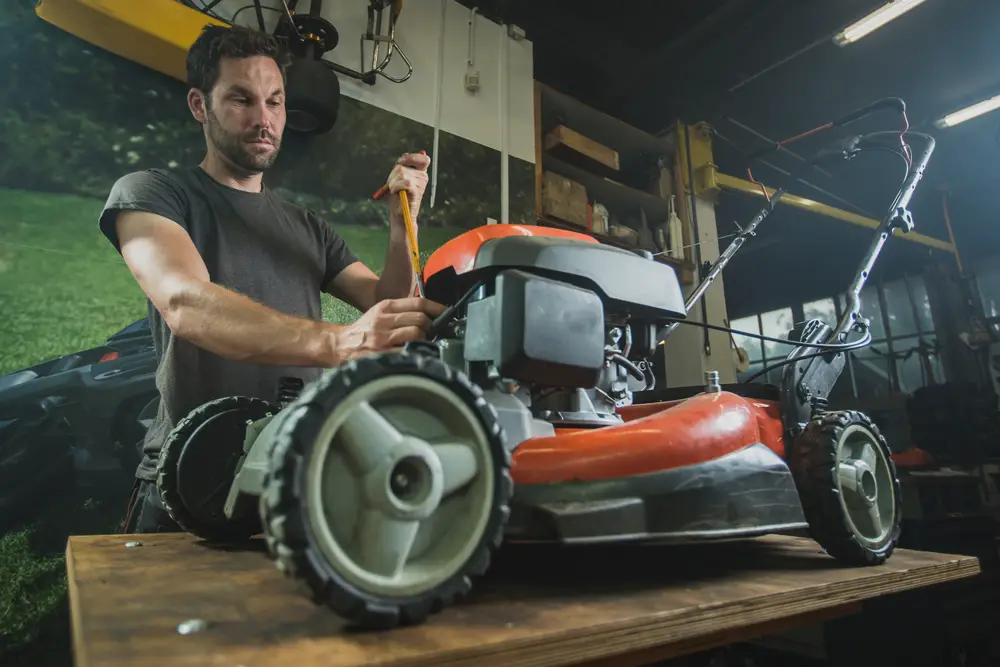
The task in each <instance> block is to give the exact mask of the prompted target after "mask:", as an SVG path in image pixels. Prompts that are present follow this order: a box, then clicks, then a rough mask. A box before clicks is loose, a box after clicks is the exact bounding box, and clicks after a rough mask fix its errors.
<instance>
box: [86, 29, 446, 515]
mask: <svg viewBox="0 0 1000 667" xmlns="http://www.w3.org/2000/svg"><path fill="white" fill-rule="evenodd" d="M285 65H286V62H285V60H284V56H283V54H282V53H281V51H280V50H279V47H278V45H277V43H276V42H275V40H274V39H273V38H272V37H270V36H268V35H265V34H262V33H258V32H255V31H252V30H249V29H246V28H241V27H234V28H221V27H216V26H209V27H206V28H205V29H204V31H203V32H202V33H201V35H200V36H199V37H198V39H197V41H196V42H195V43H194V44H193V45H192V46H191V48H190V50H189V52H188V57H187V74H188V80H189V81H188V82H189V85H190V87H191V88H190V91H189V93H188V106H189V108H190V111H191V114H192V115H193V116H194V118H195V119H196V120H197V121H198V122H199V123H201V125H202V127H203V130H204V134H205V143H206V149H207V151H206V154H205V158H204V160H203V161H202V162H201V164H200V165H198V166H196V167H191V168H187V169H181V170H177V171H166V170H158V169H151V170H147V171H141V172H136V173H131V174H128V175H126V176H124V177H123V178H121V179H120V180H119V181H118V182H117V183H116V184H115V185H114V187H113V189H112V191H111V194H110V196H109V198H108V201H107V204H106V206H105V208H104V211H103V213H102V215H101V219H100V227H101V230H102V231H103V232H104V234H105V235H106V236H107V238H108V239H109V240H110V241H111V243H112V244H114V246H115V247H116V248H117V249H118V251H119V252H120V253H121V255H122V257H123V258H124V260H125V262H126V264H127V265H128V267H129V269H130V270H131V271H132V274H133V275H134V276H135V279H136V280H137V281H138V283H139V285H140V287H141V288H142V290H143V291H144V292H145V294H146V296H147V297H148V301H149V305H148V311H149V318H150V324H151V327H152V331H153V340H154V342H155V345H156V353H157V359H158V366H157V374H156V386H157V389H158V390H159V393H160V405H159V411H158V413H157V415H156V418H155V420H154V421H153V423H152V425H151V427H150V429H149V431H148V433H147V434H146V439H145V442H144V447H143V449H144V457H143V461H142V463H141V465H140V466H139V468H138V470H137V471H136V485H135V488H134V490H133V494H132V499H131V501H130V504H129V510H128V514H127V518H126V525H125V527H124V530H125V531H126V532H162V531H177V530H179V528H178V527H177V525H176V524H175V523H174V522H173V521H172V520H171V519H170V517H169V515H168V514H167V513H166V511H165V510H164V509H163V506H162V505H161V504H160V502H159V495H158V493H157V490H156V482H155V469H156V460H157V456H158V453H159V451H160V448H161V447H162V445H163V442H164V440H165V439H166V437H167V435H168V434H169V432H170V430H171V429H172V428H173V427H174V425H175V424H177V422H178V421H179V420H181V419H183V418H184V416H185V415H187V413H188V412H190V411H191V410H192V409H194V408H195V407H197V406H198V405H201V404H202V403H204V402H206V401H209V400H212V399H215V398H219V397H223V396H231V395H244V396H255V397H258V398H263V399H267V400H276V393H277V388H278V385H279V379H280V378H282V377H298V378H301V379H302V380H303V381H304V382H305V383H308V382H310V381H312V380H314V379H316V378H318V377H319V375H320V373H321V372H322V369H323V368H329V367H334V366H337V365H339V364H342V363H344V362H345V361H348V360H350V359H353V358H356V357H358V356H362V355H366V354H371V353H374V352H379V351H382V350H386V349H392V348H398V347H401V346H402V345H403V344H405V343H406V342H408V341H411V340H415V339H420V338H423V337H425V335H426V332H427V330H428V328H429V326H430V322H431V320H432V318H433V317H434V316H436V315H437V314H439V313H440V312H441V311H442V310H443V307H442V306H440V305H439V304H435V303H433V302H429V301H426V300H424V299H420V298H416V297H409V295H411V294H412V293H413V288H414V279H413V271H412V269H411V267H410V264H409V255H408V251H407V245H406V232H405V226H404V223H403V216H402V211H401V209H400V203H399V197H398V195H397V196H391V197H387V198H388V200H389V202H390V204H389V206H390V224H389V248H388V253H387V256H386V262H385V268H384V270H383V273H382V276H381V278H380V277H378V276H377V275H376V274H375V273H374V272H373V271H372V270H371V269H369V268H368V267H366V266H365V265H364V264H362V263H361V262H359V261H358V260H357V258H356V257H355V256H354V255H353V254H352V252H351V250H350V249H349V248H348V247H347V244H346V243H345V242H344V240H343V238H341V237H340V236H339V235H338V234H337V232H336V231H334V229H333V228H332V227H331V226H330V225H329V224H327V222H326V221H325V220H323V219H322V218H320V217H319V216H317V215H316V214H315V213H313V212H312V211H310V210H307V209H303V208H301V207H298V206H295V205H293V204H290V203H288V202H285V201H283V200H281V199H280V198H279V197H278V196H277V195H276V194H274V193H273V192H271V191H270V190H269V189H268V188H267V187H266V186H265V185H264V184H263V180H262V175H263V173H264V171H266V170H267V169H268V168H269V167H270V166H271V165H272V164H274V161H275V159H276V158H277V156H278V152H279V150H280V148H281V138H282V133H283V130H284V127H285V105H284V82H285V79H284V68H285ZM429 163H430V160H429V158H428V157H427V156H426V155H422V154H415V155H403V156H402V157H401V158H399V160H397V162H396V165H395V166H394V167H393V169H392V171H391V172H390V174H389V178H388V181H387V185H388V186H389V191H390V192H391V193H392V194H393V195H396V193H398V192H399V191H401V190H406V191H407V193H408V196H409V201H410V206H411V210H412V214H413V217H414V219H416V216H417V214H418V212H419V207H420V201H421V198H422V196H423V192H424V188H425V186H426V183H427V167H428V164H429ZM331 187H335V186H334V184H331ZM321 291H325V292H328V293H330V294H332V295H334V296H336V297H338V298H340V299H342V300H344V301H346V302H347V303H350V304H351V305H353V306H355V307H356V308H358V309H359V310H361V311H363V312H364V315H363V316H362V317H361V318H360V319H358V321H356V322H355V323H353V324H351V325H348V326H336V325H332V324H328V323H325V322H323V321H322V314H321V307H320V292H321Z"/></svg>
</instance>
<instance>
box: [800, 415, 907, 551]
mask: <svg viewBox="0 0 1000 667" xmlns="http://www.w3.org/2000/svg"><path fill="white" fill-rule="evenodd" d="M889 457H890V450H889V446H888V445H887V444H886V441H885V438H884V437H883V436H882V434H881V433H880V432H879V430H878V427H876V426H875V424H874V423H873V422H872V421H871V419H870V418H868V417H867V416H866V415H864V414H862V413H860V412H856V411H849V410H847V411H840V412H827V413H823V414H821V415H819V416H818V417H816V418H815V419H813V420H812V421H811V422H809V424H808V425H806V428H805V430H804V431H803V432H802V433H801V434H800V435H799V436H798V437H796V438H795V440H794V441H793V442H792V452H791V468H792V473H793V474H794V476H795V483H796V486H797V487H798V491H799V497H800V499H801V502H802V509H803V510H804V512H805V516H806V521H807V522H808V523H809V532H810V534H811V535H812V537H813V539H815V540H816V541H817V542H819V544H820V546H822V547H823V548H824V549H825V550H826V552H827V553H828V554H830V555H831V556H833V557H834V558H836V559H837V560H839V561H842V562H844V563H847V564H850V565H878V564H880V563H883V562H885V560H886V559H887V558H889V556H890V555H891V554H892V552H893V550H894V549H895V547H896V543H897V541H898V540H899V532H900V522H901V521H902V506H901V500H900V496H901V494H900V487H899V479H898V478H897V477H896V467H895V465H894V464H893V462H892V459H890V458H889Z"/></svg>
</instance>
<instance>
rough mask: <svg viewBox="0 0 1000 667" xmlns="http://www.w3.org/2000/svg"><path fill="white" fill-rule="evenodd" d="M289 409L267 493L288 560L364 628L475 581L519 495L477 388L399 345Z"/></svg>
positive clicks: (270, 528)
mask: <svg viewBox="0 0 1000 667" xmlns="http://www.w3.org/2000/svg"><path fill="white" fill-rule="evenodd" d="M286 410H287V411H289V412H288V415H287V419H286V421H284V422H283V424H282V426H281V427H280V429H279V431H278V433H277V434H276V436H275V446H274V448H273V449H272V450H271V461H270V465H269V474H268V477H267V479H266V481H265V488H264V493H263V495H262V496H261V500H260V507H261V516H262V519H263V523H264V533H265V536H266V537H267V543H268V548H269V550H270V552H271V555H272V556H273V557H274V558H275V559H276V561H277V565H278V568H279V569H280V570H282V571H283V572H285V574H287V575H289V576H293V577H296V578H298V579H301V580H304V581H305V582H306V584H308V586H309V588H310V589H311V590H312V592H313V594H314V596H315V598H316V599H317V601H321V602H324V603H326V604H327V605H328V606H329V607H330V608H331V609H333V610H334V611H335V612H336V613H337V614H339V615H340V616H341V617H343V618H344V619H346V620H347V621H349V622H350V623H352V624H353V625H355V626H359V627H365V628H381V629H387V628H391V627H394V626H397V625H401V624H416V623H420V622H422V621H424V620H425V619H426V618H427V616H428V615H429V614H431V613H434V612H437V611H439V610H441V609H443V608H444V607H445V606H447V605H450V604H451V603H452V602H454V601H455V600H456V599H458V598H460V597H461V596H464V595H465V594H467V593H468V592H469V591H470V590H471V588H472V579H473V578H474V577H478V576H480V575H482V574H483V573H485V571H486V570H487V568H488V567H489V564H490V561H491V559H492V554H493V552H494V551H495V550H496V548H497V547H499V546H500V543H501V541H502V539H503V532H504V527H505V525H506V523H507V519H508V517H509V515H510V509H509V503H510V498H511V496H512V494H513V482H512V480H511V477H510V472H509V470H510V453H509V452H508V451H507V449H506V447H505V439H506V437H505V434H504V431H503V430H502V428H501V427H500V424H499V422H498V418H497V414H496V411H495V410H494V408H493V406H492V405H490V404H489V403H488V402H487V401H486V400H485V398H484V397H483V393H482V391H481V390H480V389H479V387H477V386H476V385H475V384H473V383H472V382H471V381H470V380H469V379H468V378H467V377H466V376H465V375H464V374H463V373H461V372H458V371H456V370H454V369H452V368H450V367H449V366H447V365H446V364H444V363H443V362H441V361H440V360H439V359H436V358H434V357H432V356H430V355H427V354H423V353H420V352H415V351H411V352H406V351H404V352H394V353H387V354H382V355H378V356H372V357H366V358H364V359H360V360H357V361H353V362H350V363H348V364H346V365H345V366H343V367H341V368H339V369H337V370H336V371H331V372H329V373H328V374H327V375H325V376H324V377H323V378H322V379H321V380H319V381H318V382H316V383H315V384H313V385H311V386H310V387H308V388H307V389H306V390H305V391H304V392H303V393H302V395H300V397H299V398H298V399H297V400H296V401H295V402H294V403H293V404H292V405H290V406H288V407H287V408H286Z"/></svg>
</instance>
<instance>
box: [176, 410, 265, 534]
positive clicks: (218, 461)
mask: <svg viewBox="0 0 1000 667" xmlns="http://www.w3.org/2000/svg"><path fill="white" fill-rule="evenodd" d="M278 412H279V408H278V406H277V405H274V404H273V403H270V402H268V401H264V400H261V399H258V398H251V397H247V396H227V397H225V398H220V399H216V400H214V401H209V402H208V403H205V404H203V405H200V406H198V407H197V408H195V409H194V410H192V411H191V412H190V413H188V415H187V417H185V418H184V419H182V420H181V421H179V422H177V425H176V426H174V428H173V430H172V431H171V432H170V434H169V435H168V436H167V439H166V441H165V442H164V443H163V448H162V449H161V450H160V456H159V461H158V462H157V472H156V486H157V488H158V490H159V492H160V502H162V503H163V506H164V508H165V509H166V510H167V513H168V514H170V518H172V519H173V520H174V521H176V522H177V525H179V526H180V527H181V528H183V529H184V530H186V531H187V532H189V533H192V534H194V535H197V536H198V537H200V538H202V539H205V540H208V541H211V542H234V541H244V540H247V539H249V538H251V537H253V536H254V535H257V534H259V533H260V532H261V525H260V517H259V516H257V515H256V514H253V513H251V517H249V518H248V519H246V520H231V519H229V518H228V517H227V516H226V513H225V504H226V499H227V497H228V495H229V488H230V486H231V485H232V483H233V481H234V480H235V479H236V473H237V469H238V466H239V465H240V461H241V459H242V457H243V444H244V440H245V439H246V430H247V424H248V423H249V422H251V421H256V420H258V419H263V418H265V417H267V416H269V415H275V414H278Z"/></svg>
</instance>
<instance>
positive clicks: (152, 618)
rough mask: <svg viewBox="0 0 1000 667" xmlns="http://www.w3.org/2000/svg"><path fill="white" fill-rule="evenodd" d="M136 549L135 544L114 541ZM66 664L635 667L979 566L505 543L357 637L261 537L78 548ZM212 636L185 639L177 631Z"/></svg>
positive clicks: (791, 541)
mask: <svg viewBox="0 0 1000 667" xmlns="http://www.w3.org/2000/svg"><path fill="white" fill-rule="evenodd" d="M131 540H141V542H142V546H139V547H135V548H126V547H125V543H126V542H129V541H131ZM67 568H68V571H69V581H70V604H71V611H72V616H73V635H74V652H75V657H76V662H77V665H79V666H81V667H97V666H103V665H112V666H114V667H124V666H126V665H147V664H155V665H158V666H162V667H172V666H174V665H185V666H186V665H226V666H228V667H240V666H242V667H256V666H259V665H285V664H288V665H296V666H300V667H313V666H318V665H324V666H333V667H348V666H354V665H442V666H453V665H472V664H473V663H483V664H488V665H513V664H516V665H531V666H550V665H569V664H579V663H583V662H587V661H591V662H594V661H597V662H594V664H616V665H625V664H641V662H637V661H636V660H634V659H631V660H630V659H627V656H629V655H632V656H649V657H650V658H653V656H655V659H661V658H662V657H666V656H668V655H677V654H680V653H685V652H691V651H696V650H702V649H705V648H710V647H712V646H718V645H722V644H726V643H730V642H732V641H739V640H742V639H747V638H749V637H751V636H754V633H757V634H764V633H766V632H773V631H776V629H779V626H782V627H788V626H789V625H794V624H796V623H807V622H810V621H814V620H816V619H820V620H822V618H823V617H824V615H826V616H832V615H836V614H837V613H844V611H845V610H847V611H854V610H856V609H857V608H858V603H859V602H860V601H863V600H865V599H868V598H872V597H875V596H879V595H886V594H890V593H894V592H899V591H903V590H909V589H912V588H917V587H921V586H929V585H933V584H936V583H941V582H945V581H950V580H954V579H959V578H962V577H971V576H975V575H976V574H977V573H978V572H979V562H978V560H977V559H975V558H972V557H966V556H952V555H945V554H932V553H922V552H915V551H906V550H898V551H897V552H896V553H895V554H894V555H893V557H892V558H891V559H890V560H889V562H888V563H886V564H885V565H882V566H878V567H867V568H847V567H842V566H840V565H838V564H837V563H836V562H835V561H834V560H833V559H832V558H830V557H829V556H827V555H826V554H824V553H823V552H822V551H821V550H820V549H819V547H818V546H817V545H816V543H815V542H813V541H812V540H808V539H804V538H795V537H781V536H770V537H765V538H758V539H754V540H745V541H739V542H727V543H718V544H712V545H701V546H684V547H678V546H671V547H665V546H624V545H616V546H605V547H571V548H570V547H564V548H558V547H542V546H527V545H506V546H505V547H504V548H503V549H502V550H501V552H500V554H499V556H498V558H497V559H496V562H495V563H494V565H493V567H492V568H491V570H490V572H489V574H488V575H487V577H486V578H485V579H483V580H482V581H480V582H478V584H477V587H476V589H475V591H474V594H473V596H472V597H471V598H469V599H468V600H466V601H465V602H463V603H460V604H458V605H456V606H454V607H451V608H449V609H447V610H445V611H444V612H442V613H440V614H437V615H434V616H432V617H431V618H430V620H429V621H428V622H427V623H425V624H423V625H421V626H416V627H408V628H401V629H397V630H393V631H389V632H362V631H357V630H353V629H351V628H348V627H345V626H344V624H343V623H342V622H341V621H340V620H339V618H338V617H337V616H336V615H335V614H333V612H331V611H328V610H327V609H325V608H324V607H321V606H318V605H316V604H315V603H313V602H312V601H311V600H310V599H309V596H308V594H307V593H306V591H305V590H304V588H302V587H301V586H300V585H299V584H297V582H295V581H294V580H291V579H288V578H285V577H284V576H283V575H282V574H281V573H280V572H278V571H277V569H276V568H275V567H274V565H273V563H272V562H271V561H270V560H269V559H268V557H267V554H266V552H265V551H264V548H263V544H262V541H260V540H256V541H254V542H253V543H251V544H250V545H243V546H241V547H219V546H215V545H208V544H206V543H203V542H201V541H199V540H198V539H197V538H194V537H191V536H188V535H179V534H178V535H146V536H141V537H132V536H106V535H99V536H75V537H72V538H70V540H69V543H68V545H67ZM195 618H197V619H202V620H205V621H207V622H208V628H207V629H206V630H205V631H203V632H200V633H197V634H193V635H181V634H179V633H178V632H177V626H178V624H180V623H182V622H184V621H186V620H188V619H195Z"/></svg>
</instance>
